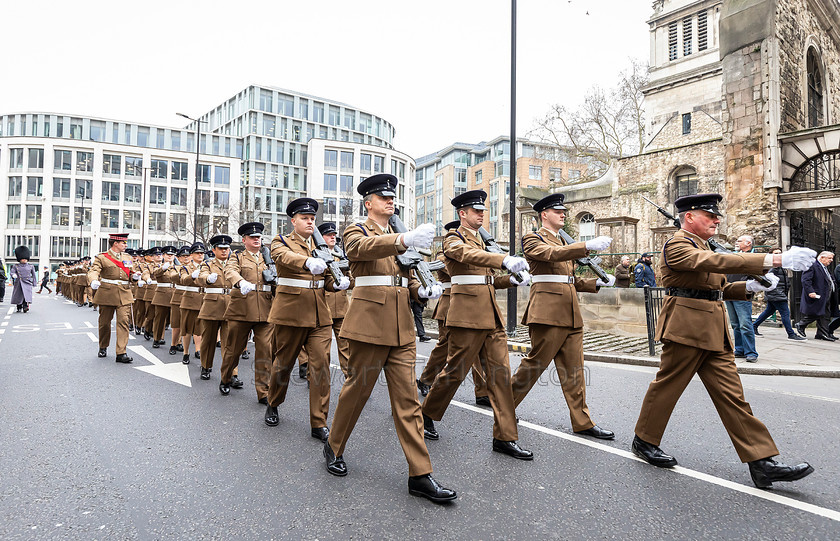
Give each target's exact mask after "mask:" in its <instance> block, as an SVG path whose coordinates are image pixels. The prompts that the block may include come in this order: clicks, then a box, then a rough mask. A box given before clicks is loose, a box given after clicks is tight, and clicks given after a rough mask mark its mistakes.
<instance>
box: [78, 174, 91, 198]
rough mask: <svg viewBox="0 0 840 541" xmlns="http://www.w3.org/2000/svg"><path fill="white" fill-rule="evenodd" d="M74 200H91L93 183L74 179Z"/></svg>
mask: <svg viewBox="0 0 840 541" xmlns="http://www.w3.org/2000/svg"><path fill="white" fill-rule="evenodd" d="M75 193H76V198H77V199H92V198H93V181H92V180H83V179H78V178H77V179H76V192H75Z"/></svg>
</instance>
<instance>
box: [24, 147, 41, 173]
mask: <svg viewBox="0 0 840 541" xmlns="http://www.w3.org/2000/svg"><path fill="white" fill-rule="evenodd" d="M27 162H28V163H27V167H29V169H43V168H44V149H43V148H30V149H29V160H27Z"/></svg>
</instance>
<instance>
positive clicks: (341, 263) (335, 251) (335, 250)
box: [322, 235, 350, 272]
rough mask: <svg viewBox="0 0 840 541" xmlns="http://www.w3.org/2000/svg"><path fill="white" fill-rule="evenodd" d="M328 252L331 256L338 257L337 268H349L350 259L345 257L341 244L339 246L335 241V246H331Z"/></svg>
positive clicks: (343, 269) (342, 269)
mask: <svg viewBox="0 0 840 541" xmlns="http://www.w3.org/2000/svg"><path fill="white" fill-rule="evenodd" d="M322 236H323V235H322ZM336 240H340V239H336ZM330 252H332V255H333V256H335V257H337V258H338V261H337V263H338V268H339V269H341V271H342V272H344V271H346V270H350V260H349V259H347V254H346V253H344V249H343V248H342V247H341V246H339V244H338V242H336V243H335V246H333V247H332V250H330Z"/></svg>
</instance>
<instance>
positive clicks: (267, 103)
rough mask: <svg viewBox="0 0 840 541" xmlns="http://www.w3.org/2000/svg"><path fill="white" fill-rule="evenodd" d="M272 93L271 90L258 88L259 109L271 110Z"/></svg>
mask: <svg viewBox="0 0 840 541" xmlns="http://www.w3.org/2000/svg"><path fill="white" fill-rule="evenodd" d="M273 97H274V93H273V92H272V91H271V90H264V89H262V88H261V89H260V111H266V112H269V113H270V112H271V111H272V104H273Z"/></svg>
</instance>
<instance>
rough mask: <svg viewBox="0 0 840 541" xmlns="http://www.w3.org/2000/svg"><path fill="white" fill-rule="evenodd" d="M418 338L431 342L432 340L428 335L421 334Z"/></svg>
mask: <svg viewBox="0 0 840 541" xmlns="http://www.w3.org/2000/svg"><path fill="white" fill-rule="evenodd" d="M418 340H420V341H421V342H431V341H432V339H431V338H430V337H428V336H421V337H420V338H418Z"/></svg>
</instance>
